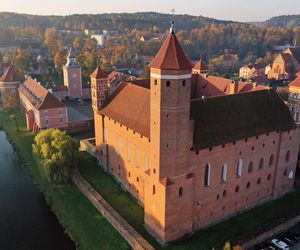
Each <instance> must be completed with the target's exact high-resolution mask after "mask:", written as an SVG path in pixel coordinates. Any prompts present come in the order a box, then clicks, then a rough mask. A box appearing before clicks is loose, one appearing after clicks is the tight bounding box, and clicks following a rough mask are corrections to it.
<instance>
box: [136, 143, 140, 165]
mask: <svg viewBox="0 0 300 250" xmlns="http://www.w3.org/2000/svg"><path fill="white" fill-rule="evenodd" d="M135 166H136V167H137V168H138V167H139V166H140V156H139V148H138V146H136V147H135Z"/></svg>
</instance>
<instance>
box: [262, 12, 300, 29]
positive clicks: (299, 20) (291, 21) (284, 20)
mask: <svg viewBox="0 0 300 250" xmlns="http://www.w3.org/2000/svg"><path fill="white" fill-rule="evenodd" d="M261 24H263V25H264V26H267V27H278V28H291V27H294V26H300V15H284V16H277V17H272V18H270V19H269V20H267V21H265V22H263V23H261Z"/></svg>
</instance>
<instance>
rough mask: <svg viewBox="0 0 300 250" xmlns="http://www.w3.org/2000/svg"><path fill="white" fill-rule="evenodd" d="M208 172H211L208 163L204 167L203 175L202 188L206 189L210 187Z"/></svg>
mask: <svg viewBox="0 0 300 250" xmlns="http://www.w3.org/2000/svg"><path fill="white" fill-rule="evenodd" d="M210 171H211V166H210V163H208V164H206V166H205V173H204V186H206V187H208V186H209V185H210Z"/></svg>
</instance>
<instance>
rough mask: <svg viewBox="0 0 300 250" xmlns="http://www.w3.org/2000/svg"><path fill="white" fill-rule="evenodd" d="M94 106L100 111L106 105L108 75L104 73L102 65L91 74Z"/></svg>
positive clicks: (95, 109)
mask: <svg viewBox="0 0 300 250" xmlns="http://www.w3.org/2000/svg"><path fill="white" fill-rule="evenodd" d="M90 77H91V91H92V106H93V110H94V111H98V110H99V109H101V108H102V107H103V105H104V102H105V99H106V97H107V75H106V74H104V73H103V71H102V70H101V68H100V66H98V67H97V68H96V69H95V71H94V72H93V73H92V74H91V76H90Z"/></svg>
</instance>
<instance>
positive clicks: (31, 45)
mask: <svg viewBox="0 0 300 250" xmlns="http://www.w3.org/2000/svg"><path fill="white" fill-rule="evenodd" d="M20 50H21V51H22V52H23V53H26V54H30V55H38V54H39V53H41V50H42V43H41V42H40V41H23V42H21V44H20Z"/></svg>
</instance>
